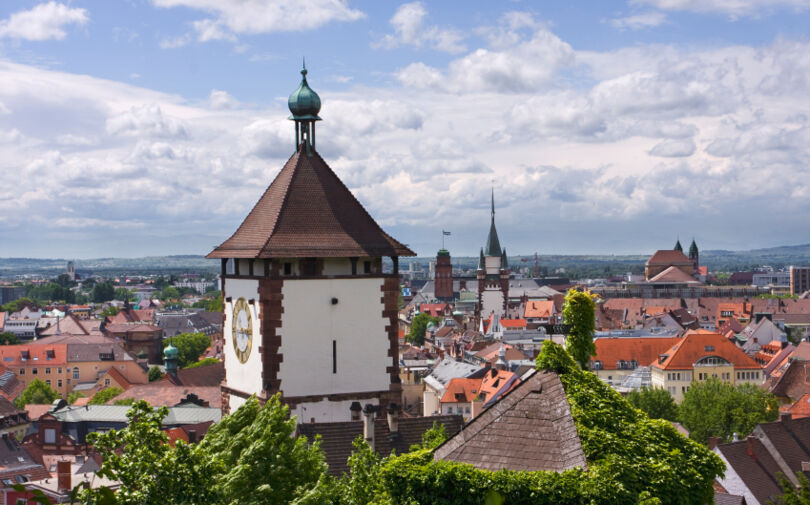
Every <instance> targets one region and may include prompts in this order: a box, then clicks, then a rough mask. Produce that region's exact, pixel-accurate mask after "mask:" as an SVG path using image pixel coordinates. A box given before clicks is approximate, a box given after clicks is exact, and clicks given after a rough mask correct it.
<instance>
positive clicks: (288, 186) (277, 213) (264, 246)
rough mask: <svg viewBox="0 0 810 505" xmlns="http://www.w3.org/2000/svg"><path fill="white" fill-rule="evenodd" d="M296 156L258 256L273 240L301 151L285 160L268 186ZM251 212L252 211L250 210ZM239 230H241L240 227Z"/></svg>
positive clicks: (268, 188) (268, 189) (268, 187)
mask: <svg viewBox="0 0 810 505" xmlns="http://www.w3.org/2000/svg"><path fill="white" fill-rule="evenodd" d="M296 156H298V158H297V159H296V161H295V163H294V164H293V165H292V168H291V170H292V174H291V175H290V177H289V178H288V179H287V184H286V185H285V186H284V196H283V197H282V198H281V203H280V204H279V206H278V212H276V215H275V219H274V220H273V226H272V227H271V229H270V233H269V234H268V235H267V240H265V241H264V243H263V244H262V247H261V248H260V249H259V253H260V254H261V251H264V250H265V249H267V245H268V243H269V242H270V239H271V238H273V235H274V234H275V232H276V227H277V226H278V221H279V218H280V217H281V213H282V211H283V210H284V208H285V204H286V203H287V196H288V195H289V194H290V186H292V183H293V179H294V178H295V176H296V175H297V173H298V171H297V170H296V169H295V168H296V167H297V166H298V164H299V163H301V149H298V150H296V151H295V153H294V154H293V155H292V156H290V159H289V160H287V163H286V164H285V165H284V166H283V167H282V168H281V170H279V172H278V174H277V175H276V178H275V179H273V181H272V182H271V183H270V186H272V185H273V183H274V182H276V180H278V178H279V177H280V176H281V173H282V172H283V171H284V170H286V169H287V166H288V165H289V164H290V162H291V161H292V159H293V158H295V157H296ZM270 186H267V189H266V190H265V193H267V192H268V191H270ZM262 198H264V194H262ZM262 198H259V200H258V201H257V202H256V205H254V206H253V208H256V206H258V205H259V202H260V201H261V200H262ZM251 212H253V211H252V210H251ZM243 224H244V222H243ZM239 228H241V226H240V227H239ZM236 231H237V232H238V231H239V230H236ZM234 235H236V233H234Z"/></svg>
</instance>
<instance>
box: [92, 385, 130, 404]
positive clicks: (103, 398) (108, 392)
mask: <svg viewBox="0 0 810 505" xmlns="http://www.w3.org/2000/svg"><path fill="white" fill-rule="evenodd" d="M123 392H124V390H123V389H121V388H119V387H116V386H111V387H106V388H104V389H102V390H100V391H99V392H98V393H96V394H94V395H93V397H92V398H90V401H89V402H87V403H89V404H90V405H104V404H105V403H107V402H108V401H110V400H112V399H113V398H115V397H116V396H118V395H120V394H121V393H123Z"/></svg>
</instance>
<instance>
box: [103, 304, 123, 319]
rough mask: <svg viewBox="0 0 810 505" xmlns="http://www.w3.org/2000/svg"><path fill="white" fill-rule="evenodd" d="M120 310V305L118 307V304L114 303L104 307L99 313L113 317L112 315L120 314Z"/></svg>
mask: <svg viewBox="0 0 810 505" xmlns="http://www.w3.org/2000/svg"><path fill="white" fill-rule="evenodd" d="M119 312H121V309H119V308H118V307H116V306H114V305H110V306H109V307H105V308H104V309H103V310H102V311H101V312H100V313H99V315H100V316H101V317H112V316H114V315H116V314H118V313H119Z"/></svg>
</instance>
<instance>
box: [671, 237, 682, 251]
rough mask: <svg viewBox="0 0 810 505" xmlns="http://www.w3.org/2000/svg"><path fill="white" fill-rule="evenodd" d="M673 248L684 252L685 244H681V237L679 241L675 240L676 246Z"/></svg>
mask: <svg viewBox="0 0 810 505" xmlns="http://www.w3.org/2000/svg"><path fill="white" fill-rule="evenodd" d="M672 250H673V251H679V252H683V246H682V245H681V239H678V241H677V242H675V247H673V248H672Z"/></svg>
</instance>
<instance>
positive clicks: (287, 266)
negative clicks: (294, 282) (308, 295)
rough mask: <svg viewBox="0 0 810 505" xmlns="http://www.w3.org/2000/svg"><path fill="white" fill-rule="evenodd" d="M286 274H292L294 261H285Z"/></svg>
mask: <svg viewBox="0 0 810 505" xmlns="http://www.w3.org/2000/svg"><path fill="white" fill-rule="evenodd" d="M284 275H292V263H289V262H288V263H284Z"/></svg>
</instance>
